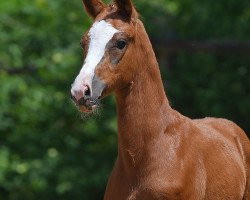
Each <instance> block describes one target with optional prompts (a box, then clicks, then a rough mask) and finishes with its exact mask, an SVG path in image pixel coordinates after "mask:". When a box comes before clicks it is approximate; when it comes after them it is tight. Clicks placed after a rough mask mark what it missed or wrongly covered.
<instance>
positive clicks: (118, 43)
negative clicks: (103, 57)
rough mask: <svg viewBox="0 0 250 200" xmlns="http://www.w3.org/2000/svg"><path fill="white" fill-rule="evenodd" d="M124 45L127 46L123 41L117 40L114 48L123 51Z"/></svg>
mask: <svg viewBox="0 0 250 200" xmlns="http://www.w3.org/2000/svg"><path fill="white" fill-rule="evenodd" d="M126 45H127V42H126V41H124V40H119V41H117V43H116V47H117V48H118V49H120V50H122V49H124V48H125V46H126Z"/></svg>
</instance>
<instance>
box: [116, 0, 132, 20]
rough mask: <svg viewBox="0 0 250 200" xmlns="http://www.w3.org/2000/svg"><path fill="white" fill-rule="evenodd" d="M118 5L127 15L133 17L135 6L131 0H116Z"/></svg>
mask: <svg viewBox="0 0 250 200" xmlns="http://www.w3.org/2000/svg"><path fill="white" fill-rule="evenodd" d="M115 2H116V5H117V7H118V11H119V12H120V13H121V14H122V15H125V16H126V17H129V18H131V17H132V14H133V12H134V6H133V4H132V2H131V0H115Z"/></svg>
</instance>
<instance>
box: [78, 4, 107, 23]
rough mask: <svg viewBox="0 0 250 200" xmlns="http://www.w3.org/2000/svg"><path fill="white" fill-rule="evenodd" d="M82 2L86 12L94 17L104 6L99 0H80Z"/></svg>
mask: <svg viewBox="0 0 250 200" xmlns="http://www.w3.org/2000/svg"><path fill="white" fill-rule="evenodd" d="M82 2H83V4H84V7H85V9H86V11H87V12H88V14H89V15H90V16H91V17H93V18H94V19H95V18H96V16H97V15H98V14H99V13H100V12H101V11H102V10H103V8H104V7H105V4H104V3H103V2H102V1H101V0H82Z"/></svg>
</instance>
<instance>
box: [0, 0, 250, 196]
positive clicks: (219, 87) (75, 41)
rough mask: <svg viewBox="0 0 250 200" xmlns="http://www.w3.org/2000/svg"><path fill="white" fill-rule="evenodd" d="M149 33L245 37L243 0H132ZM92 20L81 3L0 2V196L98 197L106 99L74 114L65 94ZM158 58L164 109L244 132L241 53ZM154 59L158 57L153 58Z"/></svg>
mask: <svg viewBox="0 0 250 200" xmlns="http://www.w3.org/2000/svg"><path fill="white" fill-rule="evenodd" d="M135 4H136V6H137V8H138V11H139V12H140V13H141V15H142V19H143V21H144V23H145V25H146V28H147V30H148V32H149V34H150V35H151V36H152V37H159V38H161V37H166V36H168V37H173V38H175V37H178V38H180V39H189V38H191V39H194V38H195V39H214V38H216V39H222V40H228V39H233V40H235V39H236V40H240V41H246V40H247V39H248V37H249V35H250V24H249V22H250V6H249V3H248V0H239V1H237V2H236V1H233V0H230V1H228V0H227V1H226V0H223V1H220V2H216V3H215V2H212V1H211V0H205V1H195V0H187V1H181V0H176V1H173V0H156V1H145V0H137V1H135ZM90 23H91V19H90V18H89V17H87V16H86V14H84V12H83V8H82V5H81V1H78V0H72V1H66V0H57V1H49V0H34V1H32V0H25V1H21V0H11V1H1V2H0V92H1V93H0V142H1V143H0V199H9V200H16V199H18V200H19V199H20V200H22V199H24V200H29V199H86V200H89V199H102V196H103V192H104V190H105V184H106V182H107V178H108V176H109V174H110V171H111V168H112V166H113V163H114V161H115V157H116V145H117V144H116V143H117V142H116V132H117V128H116V115H115V106H114V105H115V102H114V98H113V97H109V98H107V99H106V100H104V102H103V108H102V111H101V112H100V114H99V115H98V116H96V117H92V118H85V119H82V118H81V115H80V114H79V112H78V111H77V109H76V108H74V106H73V105H72V104H71V102H70V100H69V91H70V85H71V82H72V81H73V80H74V78H75V76H76V75H77V73H78V71H79V66H81V64H82V51H81V48H80V45H79V41H80V38H81V35H82V34H83V33H84V31H86V30H87V28H88V27H89V25H90ZM173 56H174V57H175V65H174V66H173V67H171V68H170V67H169V66H168V65H164V64H162V65H161V69H162V73H163V79H164V83H165V82H166V80H167V84H166V85H167V91H168V97H169V98H170V100H171V102H172V104H173V107H175V108H177V109H178V110H179V111H181V112H182V113H184V114H186V115H188V116H191V117H203V116H206V115H209V116H218V117H227V118H229V119H233V120H234V121H236V122H237V123H239V124H240V125H241V126H242V127H243V128H244V129H245V130H247V131H250V126H249V121H248V113H250V105H249V102H250V95H249V94H250V91H249V88H250V87H249V86H250V83H249V80H250V70H249V64H250V59H249V58H248V57H247V56H246V55H240V54H237V52H236V53H235V54H233V55H224V56H222V55H214V54H208V53H194V54H190V53H188V52H181V53H179V54H176V55H173ZM161 59H162V58H160V60H161Z"/></svg>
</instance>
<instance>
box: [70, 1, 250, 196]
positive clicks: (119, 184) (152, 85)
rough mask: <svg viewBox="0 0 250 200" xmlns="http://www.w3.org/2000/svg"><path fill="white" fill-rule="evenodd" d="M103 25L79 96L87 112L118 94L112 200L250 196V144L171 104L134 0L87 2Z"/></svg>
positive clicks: (77, 85) (78, 84)
mask: <svg viewBox="0 0 250 200" xmlns="http://www.w3.org/2000/svg"><path fill="white" fill-rule="evenodd" d="M83 3H84V5H85V8H86V10H87V12H88V14H89V15H91V16H92V17H93V18H94V19H95V22H94V24H93V25H92V27H91V28H90V29H89V31H88V32H87V33H86V34H85V35H84V37H83V38H82V40H81V43H82V46H83V48H84V51H85V54H86V58H85V61H84V64H83V67H82V69H81V71H80V73H79V75H78V76H77V77H76V79H75V81H74V83H73V85H72V89H71V93H72V98H73V100H74V101H75V103H76V104H77V105H78V106H79V108H80V110H81V111H82V112H92V111H94V110H95V109H97V107H98V100H99V99H100V98H103V97H104V96H107V95H108V94H110V93H111V92H112V91H115V97H116V104H117V114H118V158H117V161H116V163H115V166H114V169H113V172H112V174H111V176H110V178H109V182H108V185H107V188H106V193H105V197H104V199H106V200H134V199H137V200H138V199H139V200H150V199H170V200H172V199H184V200H188V199H194V200H201V199H206V200H223V199H227V200H230V199H231V200H242V199H250V192H249V189H250V183H249V181H250V143H249V139H248V138H247V136H246V135H245V133H244V132H243V131H242V130H241V129H240V128H239V127H238V126H237V125H236V124H234V123H233V122H231V121H228V120H226V119H215V118H204V119H198V120H191V119H189V118H188V117H185V116H183V115H181V114H180V113H178V112H177V111H175V110H173V109H172V108H171V107H170V106H169V103H168V100H167V98H166V95H165V92H164V88H163V85H162V80H161V76H160V72H159V68H158V64H157V61H156V58H155V54H154V52H153V49H152V46H151V44H150V41H149V39H148V36H147V33H146V31H145V29H144V27H143V24H142V22H141V21H140V20H139V19H138V14H137V12H136V10H135V8H134V6H133V4H132V3H131V1H130V0H115V4H114V5H105V4H104V3H103V2H102V1H101V0H83Z"/></svg>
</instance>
